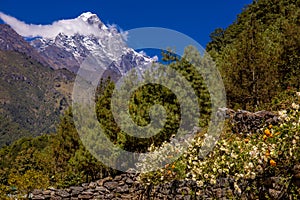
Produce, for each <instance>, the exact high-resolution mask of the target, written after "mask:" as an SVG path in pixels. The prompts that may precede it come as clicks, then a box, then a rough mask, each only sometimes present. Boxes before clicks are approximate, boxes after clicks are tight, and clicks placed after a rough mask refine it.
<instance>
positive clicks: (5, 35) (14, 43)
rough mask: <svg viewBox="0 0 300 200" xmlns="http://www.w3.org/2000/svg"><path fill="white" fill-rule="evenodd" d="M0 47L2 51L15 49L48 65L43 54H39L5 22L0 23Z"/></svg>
mask: <svg viewBox="0 0 300 200" xmlns="http://www.w3.org/2000/svg"><path fill="white" fill-rule="evenodd" d="M0 49H1V50H3V51H17V52H20V53H22V54H25V55H27V56H29V57H31V58H33V59H34V60H36V61H38V62H40V63H42V64H43V65H48V63H47V62H46V60H45V59H44V58H43V56H41V55H40V54H39V52H38V51H37V50H36V49H35V48H33V47H32V46H31V45H30V44H29V43H28V42H26V41H25V40H24V38H23V37H22V36H20V35H19V34H18V33H16V32H15V31H14V30H13V29H12V28H11V27H10V26H9V25H6V24H0Z"/></svg>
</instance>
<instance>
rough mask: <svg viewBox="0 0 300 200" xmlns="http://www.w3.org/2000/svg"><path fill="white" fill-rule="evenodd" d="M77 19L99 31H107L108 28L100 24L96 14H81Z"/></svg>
mask: <svg viewBox="0 0 300 200" xmlns="http://www.w3.org/2000/svg"><path fill="white" fill-rule="evenodd" d="M77 19H81V20H82V21H84V22H86V23H88V24H89V25H97V26H98V28H99V29H102V30H107V29H108V28H107V27H106V26H105V25H104V24H103V23H102V22H101V20H100V19H99V17H98V16H97V15H96V14H93V13H91V12H85V13H82V14H81V15H80V16H78V17H77Z"/></svg>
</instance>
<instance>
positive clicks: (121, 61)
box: [30, 12, 156, 75]
mask: <svg viewBox="0 0 300 200" xmlns="http://www.w3.org/2000/svg"><path fill="white" fill-rule="evenodd" d="M61 21H63V20H60V21H59V22H61ZM65 21H67V22H68V23H67V24H68V25H70V27H73V25H72V24H70V23H71V22H74V23H77V22H78V21H81V22H84V23H85V24H86V25H87V27H88V28H89V29H90V30H91V32H90V34H89V32H87V30H85V31H84V33H82V32H73V34H70V33H71V31H67V33H64V32H60V33H59V34H57V35H55V37H39V38H36V39H34V40H32V41H30V44H31V45H32V46H33V47H34V48H36V49H37V50H38V51H39V52H40V53H41V55H43V56H44V57H45V58H46V59H47V60H48V61H49V64H50V66H52V67H53V68H54V69H60V68H67V69H69V70H70V71H73V72H77V70H78V69H79V67H80V64H81V63H82V62H83V61H84V59H85V58H86V57H87V56H89V55H90V54H93V55H97V57H98V58H100V59H101V63H102V65H103V66H102V67H107V68H109V66H112V65H113V66H114V67H110V68H111V69H115V71H117V72H116V73H121V74H120V75H123V74H124V73H126V72H127V71H128V70H130V69H132V68H135V67H138V66H139V67H143V66H145V65H149V64H151V63H152V62H155V61H156V60H155V58H150V57H148V56H146V55H145V54H144V53H138V52H136V51H134V50H133V49H131V48H129V47H128V46H127V45H126V40H125V39H124V33H120V32H119V31H118V30H117V29H116V27H114V26H110V27H107V26H105V25H104V24H103V23H102V22H101V20H100V19H99V18H98V16H97V15H96V14H93V13H91V12H86V13H83V14H81V15H80V16H78V17H77V18H75V19H71V20H65ZM65 29H67V27H64V29H63V30H65ZM116 68H117V69H118V70H116Z"/></svg>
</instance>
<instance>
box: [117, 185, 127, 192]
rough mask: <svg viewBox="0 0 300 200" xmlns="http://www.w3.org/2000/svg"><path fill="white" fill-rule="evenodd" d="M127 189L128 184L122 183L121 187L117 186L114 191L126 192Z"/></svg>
mask: <svg viewBox="0 0 300 200" xmlns="http://www.w3.org/2000/svg"><path fill="white" fill-rule="evenodd" d="M128 191H129V188H128V185H124V186H121V187H117V189H116V191H115V192H118V193H124V192H128Z"/></svg>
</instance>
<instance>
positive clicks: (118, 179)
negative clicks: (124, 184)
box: [114, 176, 122, 181]
mask: <svg viewBox="0 0 300 200" xmlns="http://www.w3.org/2000/svg"><path fill="white" fill-rule="evenodd" d="M121 179H122V176H116V177H115V178H114V181H120V180H121Z"/></svg>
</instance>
